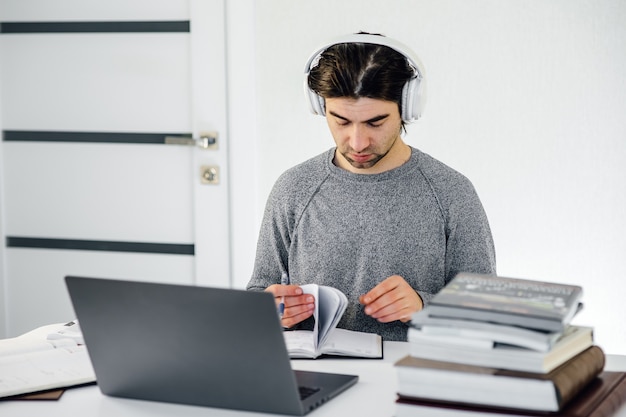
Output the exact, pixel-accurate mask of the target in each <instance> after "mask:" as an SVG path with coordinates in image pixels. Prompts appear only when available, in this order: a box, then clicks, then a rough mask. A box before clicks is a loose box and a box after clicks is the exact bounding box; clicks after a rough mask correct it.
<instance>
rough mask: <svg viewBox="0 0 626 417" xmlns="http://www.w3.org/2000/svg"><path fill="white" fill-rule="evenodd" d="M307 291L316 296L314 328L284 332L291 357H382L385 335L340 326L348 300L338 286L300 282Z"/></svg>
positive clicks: (305, 291)
mask: <svg viewBox="0 0 626 417" xmlns="http://www.w3.org/2000/svg"><path fill="white" fill-rule="evenodd" d="M300 288H302V290H303V292H304V293H305V294H312V295H313V296H314V297H315V311H314V312H313V320H314V327H313V330H289V331H285V332H284V333H283V335H284V337H285V343H286V344H287V351H288V352H289V356H290V357H291V358H309V359H315V358H318V357H320V356H325V355H332V356H350V357H357V358H376V359H378V358H382V357H383V341H382V337H381V336H380V335H378V334H375V333H364V332H356V331H353V330H346V329H338V328H337V323H339V320H340V319H341V316H342V315H343V313H344V312H345V311H346V307H347V305H348V300H347V298H346V296H345V294H344V293H342V292H341V291H339V290H338V289H336V288H333V287H328V286H324V285H317V284H306V285H301V286H300Z"/></svg>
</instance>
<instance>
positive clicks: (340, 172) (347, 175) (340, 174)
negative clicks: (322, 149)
mask: <svg viewBox="0 0 626 417" xmlns="http://www.w3.org/2000/svg"><path fill="white" fill-rule="evenodd" d="M409 148H410V149H411V156H410V157H409V159H408V160H407V161H406V162H405V163H404V164H402V165H400V166H399V167H397V168H393V169H390V170H389V171H385V172H381V173H379V174H356V173H354V172H350V171H347V170H345V169H343V168H339V167H338V166H336V165H335V164H333V159H334V157H335V151H336V149H337V148H331V149H329V150H328V151H327V152H326V158H325V159H326V168H327V170H328V172H329V174H330V175H332V176H334V177H336V178H339V179H341V180H345V181H356V182H380V181H389V180H393V179H395V178H399V177H401V176H403V175H405V174H407V173H408V172H411V171H413V170H414V169H415V168H416V167H417V165H418V163H419V155H420V151H419V150H418V149H416V148H414V147H412V146H409Z"/></svg>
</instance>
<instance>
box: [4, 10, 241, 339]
mask: <svg viewBox="0 0 626 417" xmlns="http://www.w3.org/2000/svg"><path fill="white" fill-rule="evenodd" d="M44 3H45V2H44ZM79 3H80V4H79ZM85 3H88V4H90V5H91V6H93V7H85ZM96 3H97V7H95V5H96ZM147 4H149V6H148V5H147ZM173 4H175V6H172V5H173ZM38 5H39V6H41V8H43V9H44V10H45V9H48V12H47V14H46V12H44V11H42V9H41V8H38ZM138 5H144V6H145V7H139V6H138ZM76 7H77V8H78V9H77V8H76ZM60 10H65V12H66V14H65V15H62V13H61V12H60ZM60 15H62V16H61V17H60ZM63 16H64V17H63ZM155 17H156V19H155ZM0 19H2V21H3V22H9V23H12V24H11V25H5V24H3V25H2V33H1V34H0V36H1V38H0V63H1V65H2V68H1V69H2V72H1V78H0V82H1V88H0V93H1V99H2V117H1V118H0V120H1V121H2V131H3V141H2V152H1V155H2V157H3V161H2V178H3V183H2V189H3V193H4V198H3V200H2V201H1V203H2V206H1V207H0V211H1V212H2V213H1V214H2V218H3V224H2V228H1V230H2V231H3V234H4V236H3V238H4V239H5V242H6V250H5V253H4V261H5V268H4V270H5V275H4V277H3V279H4V282H5V288H6V294H5V302H4V303H3V305H2V310H1V311H0V318H3V321H4V322H5V323H6V332H5V333H6V335H5V336H13V335H17V334H20V333H23V332H25V331H28V330H30V329H32V328H34V327H36V326H39V325H43V324H47V323H51V322H57V321H59V322H60V321H65V320H71V319H72V318H74V317H73V315H72V313H71V311H72V310H71V305H70V303H69V299H68V297H67V294H66V290H65V286H64V284H63V277H64V276H65V275H68V274H78V275H87V276H100V277H109V278H123V279H134V280H146V281H157V282H172V283H188V284H195V285H211V286H230V282H231V278H230V236H229V228H230V226H229V208H228V198H229V197H228V196H229V193H228V165H227V150H228V141H227V138H228V134H227V131H226V110H225V109H226V91H225V79H226V78H225V62H224V56H225V51H224V49H225V47H224V45H225V39H224V4H223V0H188V1H187V0H185V1H182V0H181V1H174V2H173V1H166V0H156V1H150V2H146V1H144V0H134V1H124V2H106V3H105V4H103V3H101V2H91V1H89V2H78V3H77V2H75V1H70V0H65V1H58V2H55V7H54V10H52V9H50V8H46V6H45V5H44V4H43V3H42V2H40V1H38V0H28V1H23V0H22V1H20V2H15V1H8V2H5V3H3V5H2V8H0ZM151 19H153V20H154V21H151ZM157 20H158V21H157ZM15 22H17V24H13V23H15ZM203 131H214V132H217V134H218V143H217V146H216V147H215V148H213V149H210V150H207V149H200V148H199V147H192V146H181V145H166V144H165V143H166V140H165V137H166V136H198V135H199V134H200V133H201V132H203ZM207 166H211V167H216V168H217V169H218V171H219V181H218V182H217V183H213V184H205V183H204V182H203V181H202V179H201V173H202V171H203V169H204V168H205V167H207ZM0 336H2V335H0Z"/></svg>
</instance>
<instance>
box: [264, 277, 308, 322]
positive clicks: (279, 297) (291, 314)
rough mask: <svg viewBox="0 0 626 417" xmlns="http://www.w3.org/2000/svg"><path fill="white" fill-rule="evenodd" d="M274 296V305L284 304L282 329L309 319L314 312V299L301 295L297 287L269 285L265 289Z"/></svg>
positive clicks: (300, 290)
mask: <svg viewBox="0 0 626 417" xmlns="http://www.w3.org/2000/svg"><path fill="white" fill-rule="evenodd" d="M265 291H267V292H271V293H272V294H273V295H274V301H275V302H276V305H279V304H280V303H283V304H284V309H283V315H282V318H281V324H282V326H283V327H292V326H294V325H296V324H298V323H300V322H301V321H303V320H306V319H307V318H309V317H311V316H312V315H313V311H314V310H315V297H313V296H312V295H311V294H303V293H302V288H300V287H299V286H297V285H280V284H274V285H270V286H269V287H267V288H266V289H265Z"/></svg>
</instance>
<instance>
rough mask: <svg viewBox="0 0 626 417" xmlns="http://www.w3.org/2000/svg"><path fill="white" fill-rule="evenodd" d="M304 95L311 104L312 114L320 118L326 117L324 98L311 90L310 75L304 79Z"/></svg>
mask: <svg viewBox="0 0 626 417" xmlns="http://www.w3.org/2000/svg"><path fill="white" fill-rule="evenodd" d="M304 94H305V96H306V98H307V102H308V103H309V109H310V110H311V113H313V114H317V115H319V116H326V106H325V103H324V98H323V97H321V96H319V95H318V94H317V93H316V92H315V91H313V90H311V89H310V88H309V84H308V74H307V75H306V76H305V77H304Z"/></svg>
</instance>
